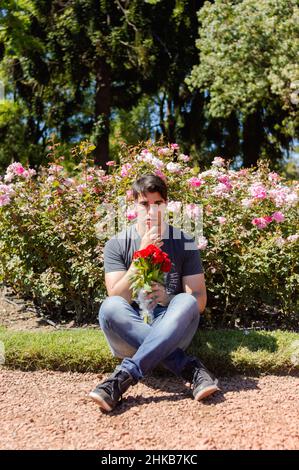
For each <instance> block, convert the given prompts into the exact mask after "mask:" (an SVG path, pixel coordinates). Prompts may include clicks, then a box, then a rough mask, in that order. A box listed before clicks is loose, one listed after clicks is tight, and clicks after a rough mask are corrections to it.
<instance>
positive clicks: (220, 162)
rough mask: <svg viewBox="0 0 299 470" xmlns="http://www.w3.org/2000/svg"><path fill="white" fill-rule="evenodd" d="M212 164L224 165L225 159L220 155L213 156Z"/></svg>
mask: <svg viewBox="0 0 299 470" xmlns="http://www.w3.org/2000/svg"><path fill="white" fill-rule="evenodd" d="M212 165H213V166H219V167H220V166H224V165H225V160H224V158H222V157H215V158H214V160H213V161H212Z"/></svg>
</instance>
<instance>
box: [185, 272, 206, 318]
mask: <svg viewBox="0 0 299 470" xmlns="http://www.w3.org/2000/svg"><path fill="white" fill-rule="evenodd" d="M182 286H183V291H184V292H186V293H187V294H192V295H193V296H194V297H195V298H196V300H197V303H198V308H199V313H203V312H204V309H205V307H206V304H207V290H206V283H205V276H204V274H203V273H202V274H193V275H191V276H183V277H182Z"/></svg>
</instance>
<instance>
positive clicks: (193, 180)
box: [187, 176, 202, 188]
mask: <svg viewBox="0 0 299 470" xmlns="http://www.w3.org/2000/svg"><path fill="white" fill-rule="evenodd" d="M187 182H188V184H189V185H190V186H191V187H192V188H199V186H201V185H202V180H201V179H200V178H197V177H196V176H193V177H192V178H189V179H188V180H187Z"/></svg>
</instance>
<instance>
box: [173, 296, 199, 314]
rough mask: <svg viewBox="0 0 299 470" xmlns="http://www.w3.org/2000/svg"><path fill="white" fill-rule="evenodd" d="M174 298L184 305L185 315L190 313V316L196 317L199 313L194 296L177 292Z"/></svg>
mask: <svg viewBox="0 0 299 470" xmlns="http://www.w3.org/2000/svg"><path fill="white" fill-rule="evenodd" d="M175 298H176V299H178V300H179V301H180V302H182V304H183V305H184V309H183V311H184V314H185V315H187V316H189V315H190V316H191V317H192V318H193V317H194V316H195V317H196V318H197V315H199V307H198V303H197V300H196V298H195V297H194V296H193V295H192V294H188V293H187V292H181V293H180V294H177V295H176V296H175ZM186 307H187V308H186Z"/></svg>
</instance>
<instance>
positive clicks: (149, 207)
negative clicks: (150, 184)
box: [135, 192, 167, 227]
mask: <svg viewBox="0 0 299 470" xmlns="http://www.w3.org/2000/svg"><path fill="white" fill-rule="evenodd" d="M166 205H167V201H165V199H163V197H162V196H161V194H160V193H158V192H155V193H146V194H145V195H143V194H138V200H137V201H135V206H136V211H137V218H138V222H139V223H140V222H141V223H144V224H147V226H148V227H153V226H157V225H159V226H160V225H161V223H162V221H163V220H164V213H165V210H166Z"/></svg>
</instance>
